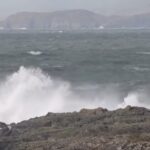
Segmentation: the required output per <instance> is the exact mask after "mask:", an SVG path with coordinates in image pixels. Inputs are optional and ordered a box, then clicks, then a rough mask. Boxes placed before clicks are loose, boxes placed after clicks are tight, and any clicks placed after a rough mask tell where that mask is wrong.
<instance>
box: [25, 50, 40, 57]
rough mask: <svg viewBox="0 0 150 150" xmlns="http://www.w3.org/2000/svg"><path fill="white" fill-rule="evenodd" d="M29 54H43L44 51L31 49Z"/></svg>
mask: <svg viewBox="0 0 150 150" xmlns="http://www.w3.org/2000/svg"><path fill="white" fill-rule="evenodd" d="M28 54H31V55H35V56H36V55H41V54H42V52H41V51H29V52H28Z"/></svg>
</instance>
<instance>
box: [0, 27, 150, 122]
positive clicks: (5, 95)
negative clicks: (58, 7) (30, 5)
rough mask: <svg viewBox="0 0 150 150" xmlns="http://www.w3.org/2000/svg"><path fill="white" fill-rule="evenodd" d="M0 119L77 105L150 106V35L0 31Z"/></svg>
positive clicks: (72, 107)
mask: <svg viewBox="0 0 150 150" xmlns="http://www.w3.org/2000/svg"><path fill="white" fill-rule="evenodd" d="M0 79H1V80H0V81H1V82H0V107H1V108H0V120H2V121H7V122H11V121H20V120H23V119H27V118H30V117H35V116H39V115H43V114H46V113H47V112H49V111H52V112H64V111H65V112H66V111H75V110H79V109H80V108H82V107H87V108H94V107H106V108H108V109H116V108H119V107H125V106H126V105H136V106H144V107H148V108H150V100H149V97H150V94H149V93H150V32H149V31H138V30H137V31H104V32H99V33H92V32H91V33H90V32H88V33H79V32H78V33H0Z"/></svg>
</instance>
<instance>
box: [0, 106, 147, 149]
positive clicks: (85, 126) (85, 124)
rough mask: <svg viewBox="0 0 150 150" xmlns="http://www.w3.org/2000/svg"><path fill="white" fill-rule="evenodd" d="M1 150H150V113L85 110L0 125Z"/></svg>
mask: <svg viewBox="0 0 150 150" xmlns="http://www.w3.org/2000/svg"><path fill="white" fill-rule="evenodd" d="M0 150H150V110H148V109H145V108H139V107H130V106H128V107H126V108H125V109H118V110H115V111H108V110H107V109H103V108H97V109H93V110H90V109H82V110H81V111H80V112H73V113H57V114H56V113H48V114H47V115H46V116H43V117H37V118H34V119H30V120H27V121H23V122H21V123H18V124H10V125H6V124H5V123H0Z"/></svg>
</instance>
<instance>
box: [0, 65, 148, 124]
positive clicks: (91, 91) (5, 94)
mask: <svg viewBox="0 0 150 150" xmlns="http://www.w3.org/2000/svg"><path fill="white" fill-rule="evenodd" d="M147 93H149V92H146V93H143V92H142V91H140V92H137V93H136V92H131V93H129V94H127V95H124V94H122V91H121V90H120V88H119V87H118V86H116V85H107V86H106V85H96V86H89V85H84V86H80V87H74V86H73V85H71V84H70V83H69V82H66V81H61V80H58V79H53V78H52V77H50V76H49V75H48V74H46V73H44V72H43V71H42V70H41V69H39V68H25V67H20V69H19V70H18V71H17V72H15V73H13V74H12V75H10V76H8V77H7V78H6V80H5V81H3V82H1V83H0V107H1V108H0V121H4V122H7V123H10V122H19V121H22V120H25V119H29V118H31V117H36V116H41V115H45V114H46V113H48V112H72V111H78V110H80V109H81V108H96V107H105V108H108V109H110V110H113V109H117V108H120V107H126V106H127V105H133V106H143V107H149V108H150V103H148V97H149V95H147ZM143 99H145V100H146V101H144V102H143V101H142V100H143Z"/></svg>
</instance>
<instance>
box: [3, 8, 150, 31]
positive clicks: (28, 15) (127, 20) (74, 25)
mask: <svg viewBox="0 0 150 150" xmlns="http://www.w3.org/2000/svg"><path fill="white" fill-rule="evenodd" d="M149 28H150V13H145V14H138V15H132V16H119V15H118V16H104V15H100V14H98V13H95V12H92V11H88V10H82V9H78V10H64V11H55V12H41V13H40V12H18V13H16V14H12V15H10V16H8V17H7V18H6V19H5V20H3V21H0V31H3V30H17V31H27V30H38V31H39V30H42V31H43V30H52V31H62V30H104V29H149Z"/></svg>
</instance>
